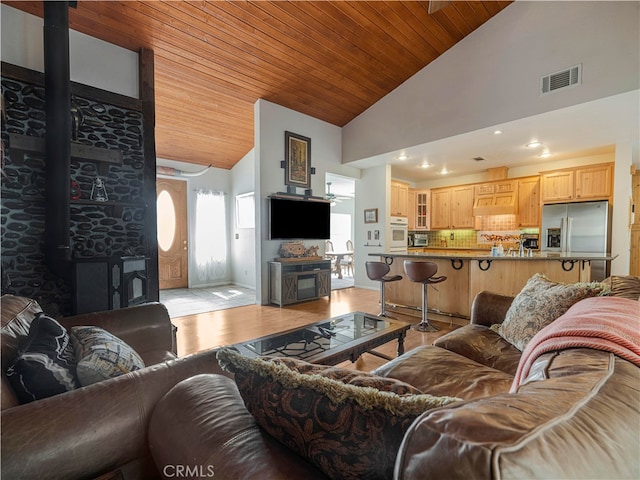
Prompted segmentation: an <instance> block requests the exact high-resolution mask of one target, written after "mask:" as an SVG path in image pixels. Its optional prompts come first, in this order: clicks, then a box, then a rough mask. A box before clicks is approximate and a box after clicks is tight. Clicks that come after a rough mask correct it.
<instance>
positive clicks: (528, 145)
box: [527, 140, 542, 148]
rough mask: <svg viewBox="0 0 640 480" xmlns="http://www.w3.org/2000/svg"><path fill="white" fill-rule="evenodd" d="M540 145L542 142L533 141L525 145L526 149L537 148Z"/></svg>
mask: <svg viewBox="0 0 640 480" xmlns="http://www.w3.org/2000/svg"><path fill="white" fill-rule="evenodd" d="M540 145H542V142H539V141H538V140H533V141H532V142H530V143H527V147H529V148H536V147H539V146H540Z"/></svg>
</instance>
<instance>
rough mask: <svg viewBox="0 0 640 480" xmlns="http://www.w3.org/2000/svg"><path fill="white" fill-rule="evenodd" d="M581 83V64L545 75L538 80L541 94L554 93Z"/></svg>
mask: <svg viewBox="0 0 640 480" xmlns="http://www.w3.org/2000/svg"><path fill="white" fill-rule="evenodd" d="M581 83H582V64H581V63H580V64H578V65H575V66H573V67H571V68H567V69H566V70H562V71H560V72H556V73H552V74H550V75H546V76H544V77H542V78H541V79H540V87H541V94H542V95H544V94H546V93H551V92H555V91H557V90H560V89H562V88H568V87H572V86H574V85H580V84H581Z"/></svg>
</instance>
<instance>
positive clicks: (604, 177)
mask: <svg viewBox="0 0 640 480" xmlns="http://www.w3.org/2000/svg"><path fill="white" fill-rule="evenodd" d="M612 192H613V164H612V163H607V164H603V165H591V166H589V167H582V168H577V169H576V199H577V200H596V199H597V200H600V199H608V198H609V197H610V196H611V193H612Z"/></svg>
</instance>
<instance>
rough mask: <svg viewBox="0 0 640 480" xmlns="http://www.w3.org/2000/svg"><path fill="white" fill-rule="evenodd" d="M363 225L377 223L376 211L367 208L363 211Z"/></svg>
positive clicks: (375, 209)
mask: <svg viewBox="0 0 640 480" xmlns="http://www.w3.org/2000/svg"><path fill="white" fill-rule="evenodd" d="M364 223H378V209H377V208H367V209H365V211H364Z"/></svg>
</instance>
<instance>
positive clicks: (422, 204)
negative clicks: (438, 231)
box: [415, 190, 431, 230]
mask: <svg viewBox="0 0 640 480" xmlns="http://www.w3.org/2000/svg"><path fill="white" fill-rule="evenodd" d="M429 199H430V195H429V190H416V200H415V205H416V222H415V229H416V230H429V228H430V225H431V221H430V216H431V215H430V214H431V208H430V206H429Z"/></svg>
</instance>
